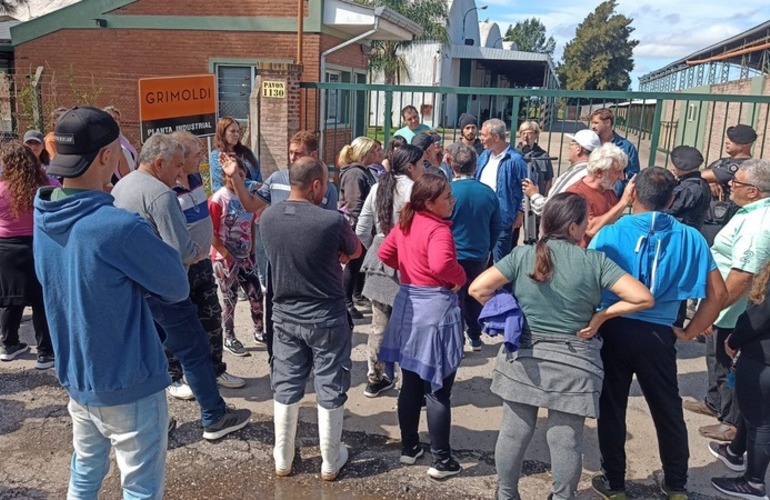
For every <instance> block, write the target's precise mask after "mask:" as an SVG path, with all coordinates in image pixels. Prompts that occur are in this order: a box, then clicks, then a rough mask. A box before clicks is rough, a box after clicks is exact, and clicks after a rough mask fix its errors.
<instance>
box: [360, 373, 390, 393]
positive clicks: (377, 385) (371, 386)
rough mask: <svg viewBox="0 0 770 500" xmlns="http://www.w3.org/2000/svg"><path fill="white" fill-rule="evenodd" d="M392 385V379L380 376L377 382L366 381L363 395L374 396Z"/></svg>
mask: <svg viewBox="0 0 770 500" xmlns="http://www.w3.org/2000/svg"><path fill="white" fill-rule="evenodd" d="M392 387H393V381H392V380H390V379H389V378H388V377H382V380H380V381H379V382H368V383H367V384H366V389H364V396H366V397H367V398H376V397H377V396H379V395H380V393H381V392H384V391H387V390H388V389H391V388H392Z"/></svg>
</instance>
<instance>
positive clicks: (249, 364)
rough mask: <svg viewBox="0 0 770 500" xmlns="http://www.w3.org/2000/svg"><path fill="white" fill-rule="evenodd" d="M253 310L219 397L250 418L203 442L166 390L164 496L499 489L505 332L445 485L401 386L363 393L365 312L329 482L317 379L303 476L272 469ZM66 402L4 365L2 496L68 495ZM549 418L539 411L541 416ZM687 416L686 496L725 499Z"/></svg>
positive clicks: (546, 481)
mask: <svg viewBox="0 0 770 500" xmlns="http://www.w3.org/2000/svg"><path fill="white" fill-rule="evenodd" d="M248 317H249V315H248V312H247V310H246V308H245V304H244V303H240V304H239V307H238V313H237V316H236V323H237V326H238V330H237V331H238V332H239V337H240V338H241V340H242V341H243V342H244V344H245V345H246V346H247V347H248V348H249V349H250V351H251V352H250V354H251V355H250V356H249V357H246V358H236V357H234V356H232V355H230V354H229V353H225V356H226V358H225V360H226V362H227V363H228V366H229V371H230V372H231V373H233V374H235V375H238V376H241V377H244V378H246V380H247V384H246V387H244V388H242V389H223V390H222V394H223V396H224V397H225V399H226V400H227V401H228V402H229V403H231V404H233V405H235V406H237V407H247V408H250V409H251V410H252V412H253V415H252V420H251V423H250V424H249V425H248V426H247V427H246V428H245V429H243V430H241V431H238V432H236V433H233V434H231V435H229V436H227V437H225V438H223V439H221V440H219V441H217V442H207V441H205V440H203V439H202V437H201V433H202V430H201V427H200V420H199V413H198V407H197V405H196V404H195V402H184V401H177V400H173V399H170V413H171V415H172V416H173V417H174V418H176V419H177V421H178V422H179V426H178V428H177V429H176V430H175V431H174V432H173V433H172V435H171V438H170V442H169V454H168V462H167V468H166V474H167V479H166V492H165V497H166V498H169V499H240V498H256V497H259V498H275V499H276V500H277V499H281V500H283V499H305V498H308V499H310V498H322V499H325V500H347V499H361V500H369V499H379V498H390V499H392V498H410V499H420V498H425V499H427V498H430V499H431V500H435V499H444V498H447V499H449V498H453V499H454V498H468V499H472V498H483V499H491V498H494V494H495V487H496V476H495V470H494V445H495V440H496V435H497V434H496V428H497V427H498V425H499V421H500V401H499V399H498V398H497V397H496V396H494V395H493V394H491V393H490V391H489V381H490V373H491V370H492V366H493V361H494V357H495V354H496V353H497V350H498V348H499V341H497V340H494V339H488V338H485V342H487V345H485V346H484V348H483V350H482V351H481V352H470V351H468V352H467V353H466V354H467V355H466V358H465V360H464V362H463V364H462V366H461V368H460V370H459V372H458V376H457V381H456V383H455V389H454V391H453V396H452V402H453V427H452V446H453V448H454V451H455V455H456V457H457V458H458V460H459V461H460V463H461V464H462V466H463V468H464V469H463V472H462V473H461V474H460V475H459V476H457V477H455V478H451V479H449V480H446V481H443V482H437V481H433V480H431V479H430V478H428V476H427V475H426V471H427V468H428V466H429V465H430V461H429V459H428V458H427V457H426V458H424V459H422V460H421V461H419V462H418V464H417V465H415V466H402V465H401V464H399V462H398V458H399V451H400V446H399V442H398V420H397V416H396V412H395V410H394V407H395V404H396V397H397V392H396V391H395V390H391V391H389V392H387V393H385V394H384V395H382V396H381V397H379V398H376V399H368V398H365V397H364V396H363V389H364V384H365V379H366V349H365V348H366V335H365V332H366V331H368V328H369V326H368V323H369V321H368V320H369V316H368V315H367V316H366V319H365V320H363V321H362V322H360V324H359V325H357V327H356V331H355V333H354V338H353V344H354V348H353V360H354V363H353V373H352V374H353V385H352V387H351V390H350V392H349V396H350V399H349V401H348V403H347V405H346V419H345V432H344V435H343V441H344V442H345V443H346V444H347V445H348V446H349V447H350V450H351V459H350V462H349V465H347V466H346V467H345V469H344V473H343V474H342V475H341V477H340V479H339V480H338V481H336V482H335V483H326V484H322V482H321V481H320V479H319V470H320V463H321V459H320V454H319V450H318V438H317V430H316V425H315V422H316V407H315V400H314V394H313V388H312V382H311V383H310V384H309V385H308V388H307V395H306V397H305V399H304V400H303V402H302V406H301V410H300V421H301V423H300V428H299V433H298V446H299V447H300V458H299V459H298V461H297V462H295V468H294V470H295V474H294V475H293V476H291V477H289V478H283V479H275V478H274V477H273V475H272V470H273V463H272V445H273V435H272V419H271V414H272V399H271V391H270V384H269V379H268V375H267V353H266V352H265V350H264V348H263V347H262V346H258V345H256V344H255V343H254V342H253V340H252V339H251V334H250V332H251V329H250V328H249V327H248V324H247V319H248ZM22 329H23V332H22V333H23V340H25V341H27V342H33V341H34V339H33V335H32V332H31V322H30V321H29V317H26V318H25V322H24V324H23V326H22ZM33 351H34V349H33ZM704 351H705V348H704V346H703V345H702V344H697V343H688V344H682V345H680V348H679V373H680V378H679V380H680V393H681V394H682V396H683V397H698V396H701V395H702V393H703V391H704V390H705V384H706V382H705V381H706V373H705V362H704V359H703V355H704ZM118 361H119V360H116V362H118ZM631 395H632V397H631V400H630V402H629V410H628V413H629V426H628V429H629V435H628V441H627V454H628V475H627V477H628V488H629V494H630V495H629V496H630V497H631V498H638V499H655V498H661V496H660V494H659V491H658V488H657V487H656V486H655V483H654V480H653V476H652V474H653V471H655V470H657V469H660V461H659V459H658V452H657V441H656V438H655V432H654V428H653V425H652V421H651V419H650V417H649V413H648V410H647V406H646V404H645V402H644V399H643V398H642V396H641V392H640V391H639V388H638V386H636V384H635V385H634V387H633V388H632V391H631ZM66 405H67V396H66V394H65V392H64V390H62V389H61V387H60V386H59V385H58V383H57V380H56V378H55V375H54V372H53V370H48V371H44V372H39V371H37V370H35V369H34V355H33V354H26V355H24V357H23V358H22V359H19V360H17V361H13V362H7V363H0V451H1V453H0V498H2V499H58V498H64V497H65V494H66V489H67V481H68V478H69V460H70V456H71V452H72V445H71V424H70V420H69V416H68V413H67V408H66ZM544 416H545V413H544V412H541V415H540V417H541V419H542V418H544ZM685 418H686V420H687V426H688V431H689V436H690V454H691V460H690V467H691V470H690V482H689V487H690V491H691V495H690V498H691V499H696V500H697V499H701V500H703V499H714V498H720V497H719V496H718V494H717V493H716V491H715V490H714V489H713V488H712V487H711V486H710V485H709V479H710V478H711V477H713V476H725V475H731V474H730V473H729V471H728V470H727V469H725V468H724V467H723V466H722V465H721V464H720V463H719V462H716V461H715V460H714V459H713V458H712V457H711V455H710V454H709V453H708V451H707V449H706V445H707V441H706V440H705V439H703V438H701V437H700V436H699V435H698V432H697V429H698V427H699V426H701V425H705V424H709V423H712V420H711V419H709V418H708V417H703V416H700V415H694V414H691V413H686V415H685ZM587 426H588V429H587V432H586V440H585V447H584V463H583V468H584V473H583V477H582V480H581V483H580V488H579V492H578V495H577V498H578V499H591V498H597V497H596V495H595V494H594V493H592V491H591V488H590V484H589V480H590V477H591V474H592V473H594V472H595V471H597V470H599V452H598V445H597V440H596V424H595V422H594V421H589V422H588V423H587ZM421 438H422V441H423V443H427V442H428V437H427V432H426V428H425V419H424V418H423V421H422V423H421ZM549 462H550V459H549V456H548V449H547V446H546V443H545V436H544V434H543V432H538V433H536V435H535V437H534V439H533V441H532V443H531V444H530V447H529V449H528V452H527V461H526V463H525V477H524V478H523V479H522V482H521V495H522V498H523V499H525V500H529V499H545V498H546V497H547V495H548V493H549V491H550V475H549V467H550V465H549ZM102 492H103V493H102V495H101V498H104V499H116V498H120V478H119V475H118V472H117V469H116V466H115V464H114V461H113V466H112V468H111V470H110V473H109V475H108V477H107V478H106V480H105V482H104V487H103V489H102Z"/></svg>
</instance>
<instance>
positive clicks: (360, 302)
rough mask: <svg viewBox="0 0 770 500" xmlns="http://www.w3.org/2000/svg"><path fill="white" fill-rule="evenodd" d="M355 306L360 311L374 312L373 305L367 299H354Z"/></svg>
mask: <svg viewBox="0 0 770 500" xmlns="http://www.w3.org/2000/svg"><path fill="white" fill-rule="evenodd" d="M353 304H355V306H356V307H357V308H359V309H364V310H366V311H371V310H372V303H371V302H370V301H369V299H367V298H366V297H353Z"/></svg>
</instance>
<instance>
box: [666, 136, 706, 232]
mask: <svg viewBox="0 0 770 500" xmlns="http://www.w3.org/2000/svg"><path fill="white" fill-rule="evenodd" d="M702 163H703V155H702V154H701V153H700V151H698V150H697V149H695V148H693V147H691V146H677V147H675V148H674V149H673V150H672V151H671V166H670V167H669V170H670V171H671V173H673V174H674V175H675V176H676V177H677V179H679V182H678V183H677V186H676V187H675V188H674V201H673V202H671V206H670V207H669V208H668V209H666V210H664V212H665V213H667V214H671V215H673V216H674V217H675V218H676V220H678V221H679V222H681V223H682V224H687V225H688V226H692V227H694V228H695V229H697V230H700V229H701V227H702V226H703V221H704V220H705V219H706V215H707V214H708V210H709V206H710V205H711V191H710V188H709V183H708V182H707V181H705V180H704V179H703V177H702V176H701V172H700V170H698V167H700V166H701V164H702Z"/></svg>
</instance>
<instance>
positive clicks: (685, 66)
mask: <svg viewBox="0 0 770 500" xmlns="http://www.w3.org/2000/svg"><path fill="white" fill-rule="evenodd" d="M752 74H770V21H765V22H764V23H762V24H759V25H757V26H755V27H753V28H751V29H749V30H746V31H744V32H743V33H740V34H738V35H735V36H733V37H730V38H728V39H726V40H722V41H721V42H718V43H715V44H713V45H711V46H709V47H706V48H703V49H701V50H698V51H697V52H693V53H692V54H690V55H688V56H687V57H683V58H682V59H679V60H678V61H674V62H672V63H670V64H667V65H666V66H664V67H663V68H660V69H658V70H655V71H652V72H650V73H647V74H646V75H643V76H641V77H640V78H639V90H640V91H642V92H656V91H657V92H672V91H676V90H684V89H687V88H692V87H700V86H702V85H711V84H715V83H725V82H728V81H731V80H733V79H736V78H737V79H741V80H742V79H745V78H749V77H750V76H752Z"/></svg>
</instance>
